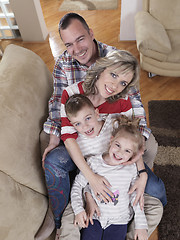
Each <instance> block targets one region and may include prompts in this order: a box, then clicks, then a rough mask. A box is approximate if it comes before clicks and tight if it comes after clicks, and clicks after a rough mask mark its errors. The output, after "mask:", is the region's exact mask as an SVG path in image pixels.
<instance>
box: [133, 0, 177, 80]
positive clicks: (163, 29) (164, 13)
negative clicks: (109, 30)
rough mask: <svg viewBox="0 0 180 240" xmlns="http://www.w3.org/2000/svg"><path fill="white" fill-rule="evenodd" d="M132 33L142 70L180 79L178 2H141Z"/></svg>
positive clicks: (164, 0)
mask: <svg viewBox="0 0 180 240" xmlns="http://www.w3.org/2000/svg"><path fill="white" fill-rule="evenodd" d="M135 31H136V41H137V48H138V50H139V52H140V64H141V67H142V69H144V70H146V71H148V72H151V73H154V74H158V75H162V76H174V77H180V0H143V11H140V12H138V13H137V14H136V16H135Z"/></svg>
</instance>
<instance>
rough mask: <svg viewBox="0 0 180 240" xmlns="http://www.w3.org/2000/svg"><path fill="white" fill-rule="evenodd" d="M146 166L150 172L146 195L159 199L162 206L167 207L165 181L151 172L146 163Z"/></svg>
mask: <svg viewBox="0 0 180 240" xmlns="http://www.w3.org/2000/svg"><path fill="white" fill-rule="evenodd" d="M144 165H145V168H146V169H147V171H148V180H147V183H146V188H145V193H147V194H149V195H150V196H152V197H155V198H158V199H159V200H160V201H161V202H162V205H163V206H165V205H166V204H167V198H166V189H165V186H164V183H163V181H162V180H161V179H160V178H159V177H157V176H156V175H155V174H154V173H153V172H152V171H151V169H150V168H149V167H148V166H147V165H146V163H144Z"/></svg>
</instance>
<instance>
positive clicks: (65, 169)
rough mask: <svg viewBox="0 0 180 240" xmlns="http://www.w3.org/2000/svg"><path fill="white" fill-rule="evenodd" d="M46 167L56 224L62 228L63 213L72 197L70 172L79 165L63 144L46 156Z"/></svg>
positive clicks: (50, 201) (48, 188) (50, 199)
mask: <svg viewBox="0 0 180 240" xmlns="http://www.w3.org/2000/svg"><path fill="white" fill-rule="evenodd" d="M44 167H45V179H46V186H47V190H48V195H49V204H50V206H51V208H52V211H53V214H54V220H55V226H56V228H60V226H61V218H62V214H63V212H64V210H65V208H66V206H67V204H68V202H69V197H70V177H69V173H70V172H71V171H73V170H76V169H77V167H76V165H75V164H74V162H73V161H72V160H71V158H70V156H69V154H68V152H67V150H66V148H65V146H64V145H63V144H62V145H59V146H58V147H57V148H55V149H53V150H52V151H51V152H50V153H49V154H48V155H47V156H46V159H45V162H44Z"/></svg>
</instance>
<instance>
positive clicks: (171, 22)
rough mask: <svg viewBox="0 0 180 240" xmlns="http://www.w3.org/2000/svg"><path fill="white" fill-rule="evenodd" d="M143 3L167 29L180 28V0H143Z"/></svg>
mask: <svg viewBox="0 0 180 240" xmlns="http://www.w3.org/2000/svg"><path fill="white" fill-rule="evenodd" d="M143 5H144V10H145V11H148V12H149V13H150V14H151V15H152V16H153V17H154V18H156V19H157V20H158V21H159V22H161V23H162V25H163V26H164V27H165V29H180V0H143Z"/></svg>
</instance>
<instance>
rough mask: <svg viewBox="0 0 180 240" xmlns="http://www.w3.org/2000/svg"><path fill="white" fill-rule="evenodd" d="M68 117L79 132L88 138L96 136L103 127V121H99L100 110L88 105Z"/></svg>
mask: <svg viewBox="0 0 180 240" xmlns="http://www.w3.org/2000/svg"><path fill="white" fill-rule="evenodd" d="M68 118H69V120H70V121H71V124H72V125H73V126H74V128H75V129H76V130H77V132H79V133H81V134H82V135H84V136H86V137H88V138H93V137H96V136H97V135H98V134H99V132H100V130H101V127H102V122H99V121H98V118H99V113H98V110H97V109H93V108H90V107H87V106H85V107H83V108H82V109H81V110H80V111H78V112H77V114H76V115H74V116H72V115H70V116H69V117H68Z"/></svg>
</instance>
